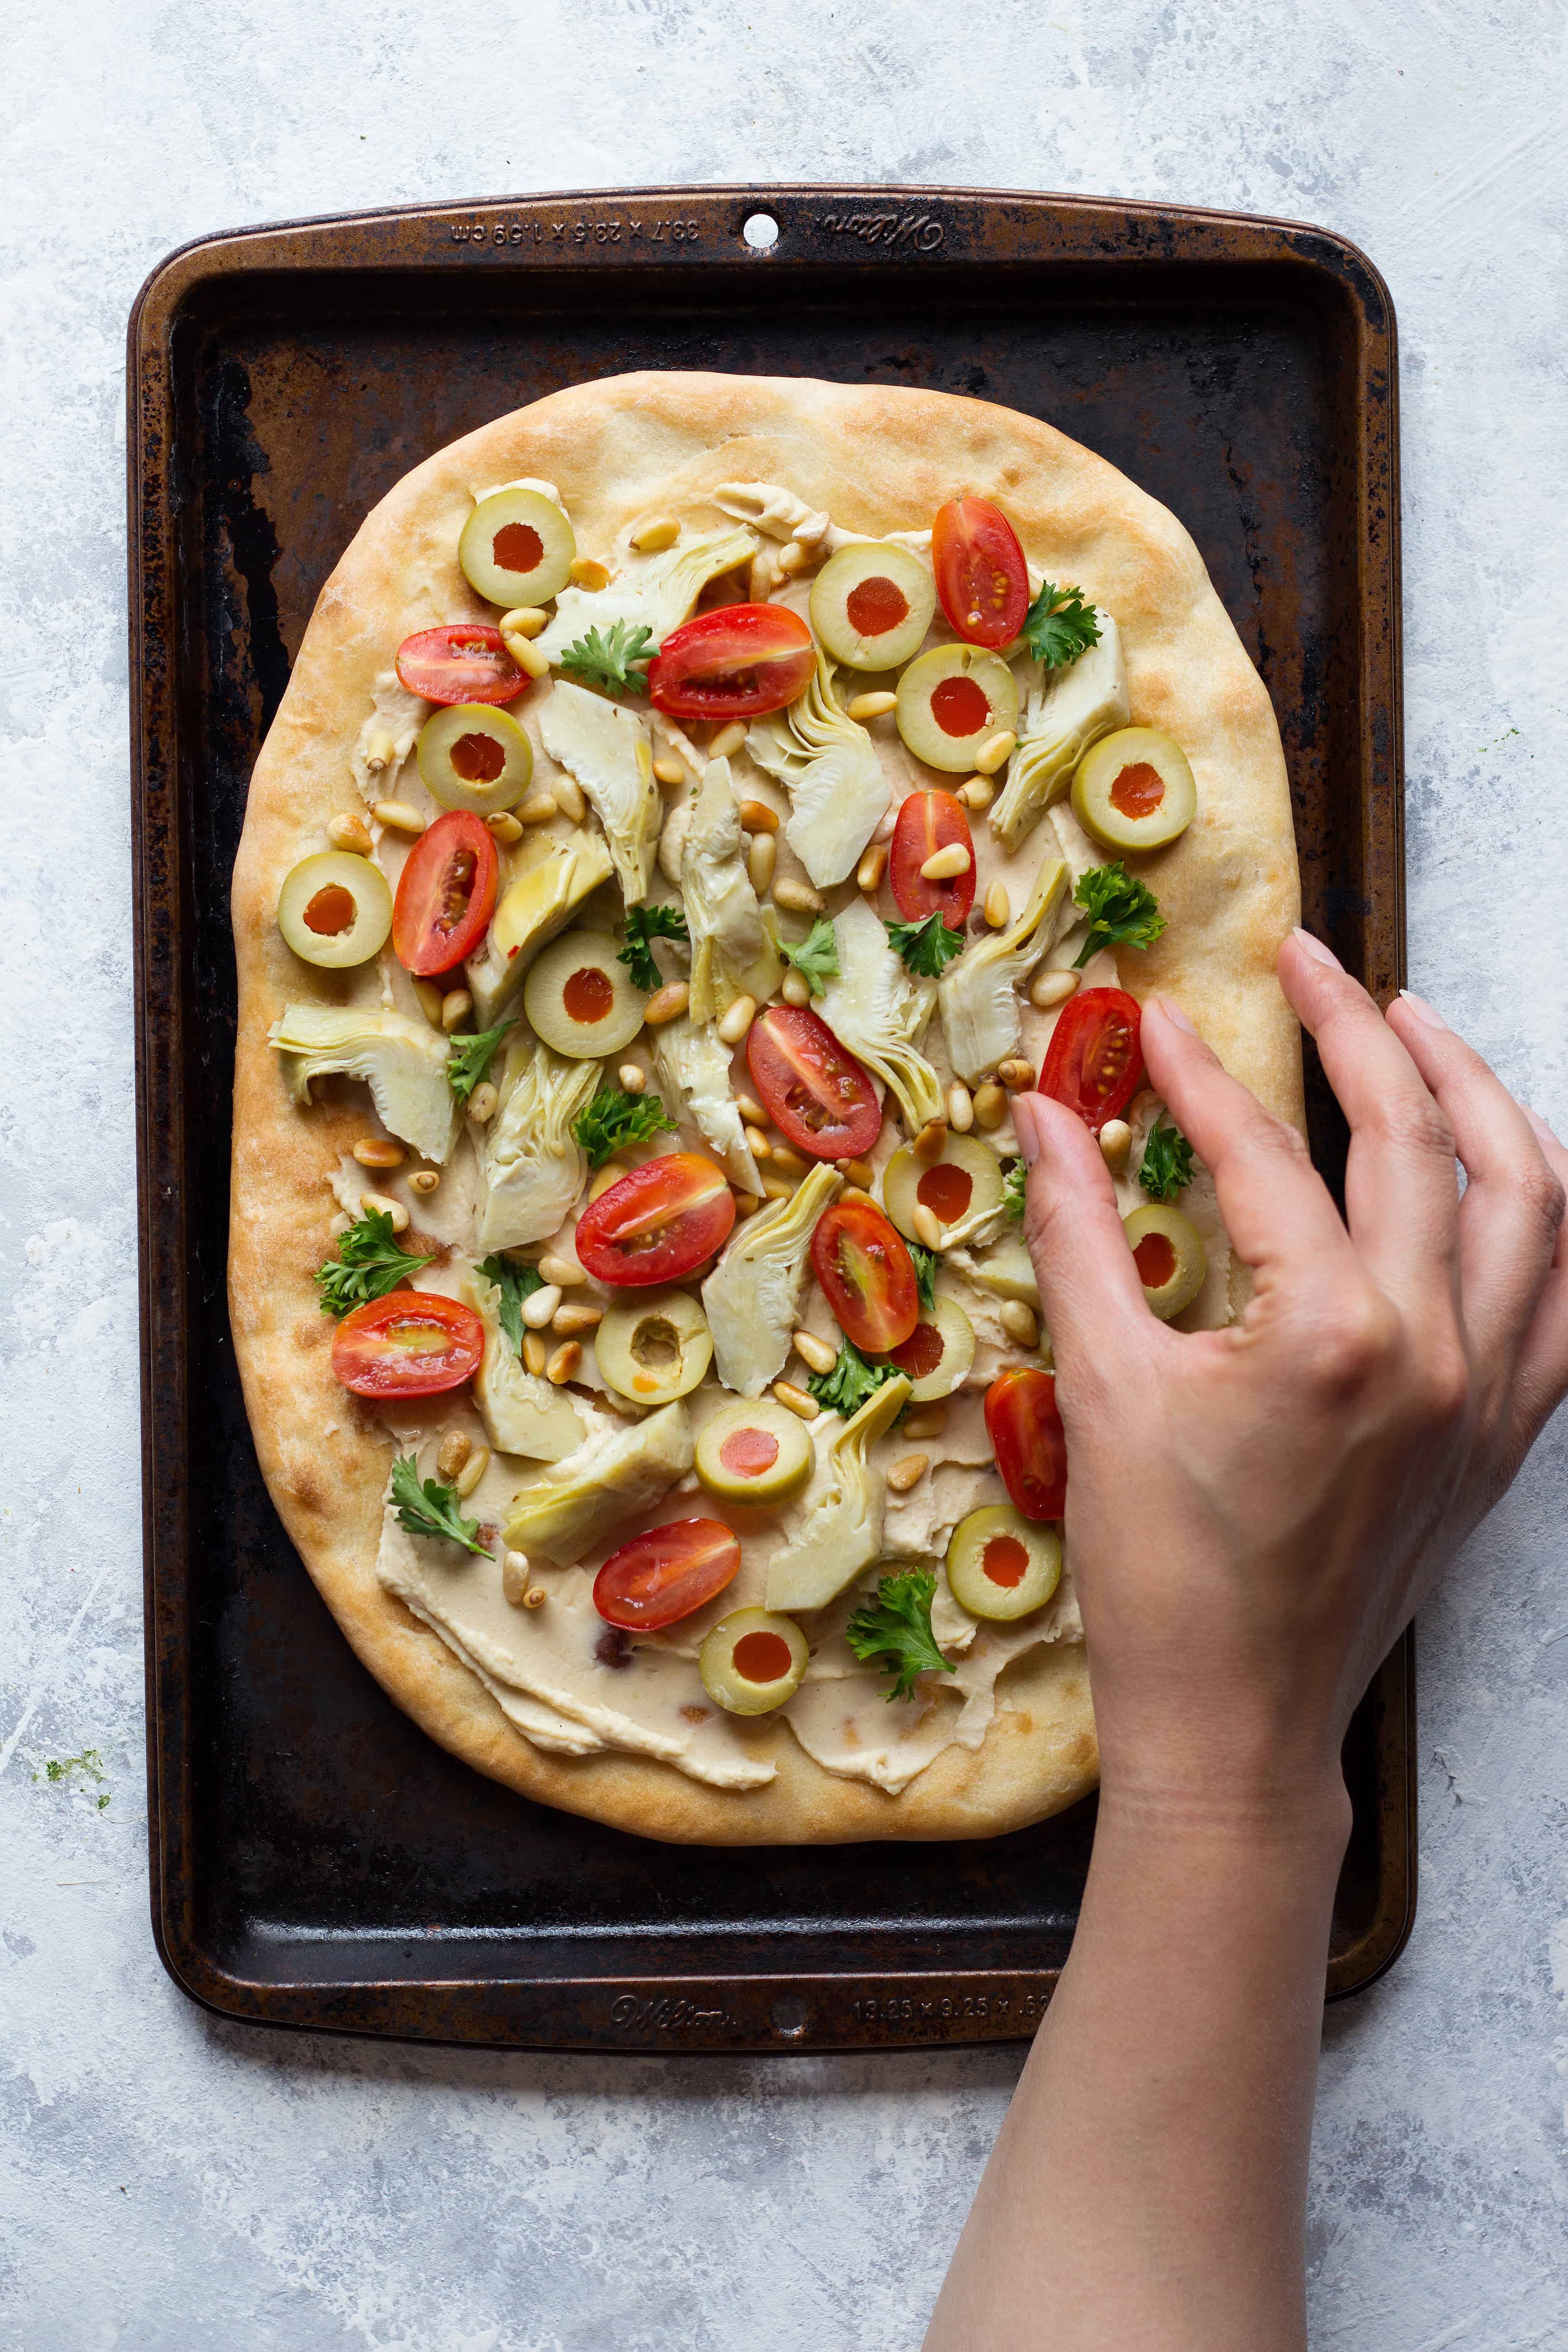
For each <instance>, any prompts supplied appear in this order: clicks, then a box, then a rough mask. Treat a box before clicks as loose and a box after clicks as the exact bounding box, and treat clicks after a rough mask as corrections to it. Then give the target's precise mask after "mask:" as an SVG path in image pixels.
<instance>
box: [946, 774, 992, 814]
mask: <svg viewBox="0 0 1568 2352" xmlns="http://www.w3.org/2000/svg"><path fill="white" fill-rule="evenodd" d="M995 797H996V787H995V786H994V784H988V783H987V782H986V781H985V779H984V776H971V777H970V779H969V782H967V783H966V784H960V786H959V788H958V790H957V792H956V793H954V794H953V798H954V800H960V801H962V802H963V805H964V807H965V808H972V809H984V808H989V807H990V805H991V803H992V802H993V801H994V799H995Z"/></svg>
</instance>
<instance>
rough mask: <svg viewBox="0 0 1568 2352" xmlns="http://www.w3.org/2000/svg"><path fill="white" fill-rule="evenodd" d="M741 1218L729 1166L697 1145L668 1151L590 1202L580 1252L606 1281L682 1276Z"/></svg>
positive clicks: (637, 1283)
mask: <svg viewBox="0 0 1568 2352" xmlns="http://www.w3.org/2000/svg"><path fill="white" fill-rule="evenodd" d="M734 1222H735V1195H734V1194H733V1192H731V1190H730V1187H729V1185H728V1183H727V1182H726V1181H725V1177H724V1171H723V1170H722V1169H721V1168H718V1167H715V1165H714V1163H713V1162H712V1160H703V1159H701V1158H700V1156H699V1154H698V1153H696V1152H695V1151H668V1152H666V1153H665V1154H664V1156H663V1158H662V1159H659V1160H644V1161H643V1163H642V1166H641V1167H640V1168H634V1169H633V1170H632V1171H631V1173H630V1175H628V1176H623V1177H622V1178H621V1181H620V1182H619V1183H618V1184H612V1185H611V1187H610V1189H609V1191H608V1192H601V1193H600V1195H599V1197H598V1199H597V1200H596V1201H590V1202H589V1203H588V1205H587V1207H586V1208H585V1209H584V1212H583V1213H582V1215H581V1216H580V1217H579V1218H578V1220H577V1255H578V1256H579V1258H581V1260H582V1262H583V1264H584V1265H585V1266H586V1267H587V1269H588V1272H589V1273H590V1274H591V1275H593V1276H595V1278H596V1279H597V1280H598V1281H600V1282H613V1283H616V1284H617V1285H619V1286H621V1287H622V1288H624V1289H631V1288H637V1289H641V1288H642V1287H643V1286H645V1285H647V1284H648V1283H651V1282H680V1281H682V1280H683V1279H684V1278H685V1276H687V1275H689V1274H691V1273H693V1272H694V1271H695V1270H696V1268H697V1267H698V1266H700V1265H701V1264H702V1262H703V1260H704V1259H705V1258H710V1257H711V1256H712V1255H713V1253H714V1251H715V1250H716V1249H717V1248H718V1247H719V1244H721V1242H722V1241H723V1240H724V1238H725V1236H726V1235H727V1234H728V1233H729V1231H730V1228H731V1225H732V1224H733V1223H734Z"/></svg>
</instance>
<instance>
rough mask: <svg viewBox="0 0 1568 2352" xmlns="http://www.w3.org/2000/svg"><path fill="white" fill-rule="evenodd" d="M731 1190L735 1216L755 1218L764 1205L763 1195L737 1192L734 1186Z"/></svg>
mask: <svg viewBox="0 0 1568 2352" xmlns="http://www.w3.org/2000/svg"><path fill="white" fill-rule="evenodd" d="M730 1190H731V1197H732V1199H733V1201H734V1203H735V1214H736V1215H737V1217H754V1216H755V1215H756V1213H757V1211H758V1210H759V1209H760V1208H761V1207H762V1205H763V1196H762V1194H761V1193H760V1192H736V1191H735V1189H734V1186H733V1185H731V1188H730Z"/></svg>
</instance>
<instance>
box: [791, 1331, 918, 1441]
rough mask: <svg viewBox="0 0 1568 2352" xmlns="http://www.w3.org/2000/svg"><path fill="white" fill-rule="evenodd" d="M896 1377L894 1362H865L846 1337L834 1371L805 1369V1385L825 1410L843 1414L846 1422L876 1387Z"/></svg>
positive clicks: (877, 1388) (897, 1371) (897, 1374)
mask: <svg viewBox="0 0 1568 2352" xmlns="http://www.w3.org/2000/svg"><path fill="white" fill-rule="evenodd" d="M898 1377H899V1368H898V1366H897V1364H868V1362H867V1361H866V1359H865V1357H864V1356H863V1355H862V1354H861V1353H860V1350H859V1349H858V1348H857V1347H856V1346H855V1344H854V1342H853V1341H852V1340H849V1339H846V1340H845V1342H844V1345H843V1346H842V1347H841V1348H840V1349H839V1350H838V1361H837V1363H836V1364H835V1365H834V1367H833V1370H831V1371H830V1372H808V1373H807V1374H806V1379H805V1385H806V1387H807V1388H808V1389H809V1390H810V1391H811V1393H812V1395H813V1396H814V1397H815V1398H816V1402H817V1403H818V1404H819V1405H821V1406H822V1407H823V1409H824V1411H825V1412H837V1413H842V1414H843V1416H844V1418H845V1420H846V1421H848V1420H849V1419H850V1418H851V1416H852V1415H853V1414H855V1413H858V1412H859V1410H860V1408H861V1406H862V1405H863V1404H864V1403H865V1402H866V1400H867V1398H868V1397H874V1396H875V1395H876V1393H877V1391H878V1390H879V1388H885V1387H886V1385H887V1383H888V1382H889V1381H895V1380H897V1379H898Z"/></svg>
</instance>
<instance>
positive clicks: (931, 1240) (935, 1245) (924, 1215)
mask: <svg viewBox="0 0 1568 2352" xmlns="http://www.w3.org/2000/svg"><path fill="white" fill-rule="evenodd" d="M910 1223H911V1224H912V1225H913V1226H914V1229H915V1239H916V1240H917V1241H920V1242H923V1243H924V1244H925V1246H926V1248H927V1249H941V1247H942V1219H941V1218H940V1217H939V1216H938V1215H937V1213H936V1211H935V1210H934V1209H928V1208H927V1207H926V1204H925V1202H923V1201H917V1202H915V1205H914V1211H913V1213H912V1215H911V1217H910Z"/></svg>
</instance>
